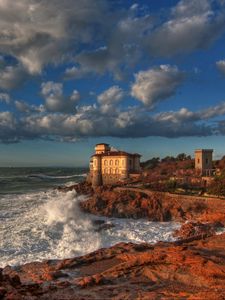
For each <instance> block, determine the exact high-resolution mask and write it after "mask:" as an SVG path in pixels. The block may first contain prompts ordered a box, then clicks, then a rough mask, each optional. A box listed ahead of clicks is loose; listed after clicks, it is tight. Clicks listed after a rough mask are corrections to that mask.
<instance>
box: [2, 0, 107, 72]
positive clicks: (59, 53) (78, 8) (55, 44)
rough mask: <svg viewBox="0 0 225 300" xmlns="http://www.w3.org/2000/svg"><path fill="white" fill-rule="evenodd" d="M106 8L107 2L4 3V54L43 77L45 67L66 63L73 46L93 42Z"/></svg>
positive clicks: (7, 1)
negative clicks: (51, 64)
mask: <svg viewBox="0 0 225 300" xmlns="http://www.w3.org/2000/svg"><path fill="white" fill-rule="evenodd" d="M105 7H106V4H105V1H103V0H99V1H92V0H85V1H83V0H77V1H73V0H67V1H60V0H53V1H47V2H46V1H42V0H41V1H34V0H32V1H30V0H20V1H19V2H18V1H17V2H16V1H14V0H1V2H0V32H1V34H0V52H2V53H7V54H8V53H10V54H11V55H12V56H14V57H15V58H16V59H17V60H18V61H20V62H21V63H22V64H23V65H24V67H25V68H26V69H27V70H28V71H29V72H30V73H31V74H35V73H40V72H41V70H42V67H43V66H44V65H45V64H48V63H50V62H51V63H57V62H60V61H62V60H64V58H65V57H64V56H65V55H69V54H70V51H71V50H72V48H71V46H72V45H75V46H76V45H79V44H80V43H90V42H91V41H92V38H93V36H94V33H95V28H96V26H97V25H98V24H103V22H104V20H103V19H104V11H105ZM98 29H99V28H98Z"/></svg>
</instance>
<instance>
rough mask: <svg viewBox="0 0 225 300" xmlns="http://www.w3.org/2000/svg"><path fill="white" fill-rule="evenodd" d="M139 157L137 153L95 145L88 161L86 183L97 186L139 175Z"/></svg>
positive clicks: (106, 145) (104, 145)
mask: <svg viewBox="0 0 225 300" xmlns="http://www.w3.org/2000/svg"><path fill="white" fill-rule="evenodd" d="M140 157H141V155H139V154H137V153H134V154H131V153H127V152H124V151H118V150H116V149H113V148H111V147H110V146H109V145H108V144H104V143H101V144H97V145H96V146H95V154H94V155H92V157H91V160H90V173H89V176H88V181H89V182H91V183H92V185H93V186H99V185H104V184H113V183H116V182H119V181H124V180H127V179H128V178H130V177H132V175H134V174H138V173H140Z"/></svg>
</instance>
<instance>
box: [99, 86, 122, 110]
mask: <svg viewBox="0 0 225 300" xmlns="http://www.w3.org/2000/svg"><path fill="white" fill-rule="evenodd" d="M124 96H125V92H124V91H123V90H122V89H121V88H120V87H119V86H117V85H114V86H112V87H110V88H109V89H107V90H106V91H104V92H102V93H101V94H100V95H98V97H97V100H98V103H99V104H100V110H101V112H102V113H105V114H114V113H115V112H116V109H117V104H118V103H119V102H120V101H122V100H123V98H124Z"/></svg>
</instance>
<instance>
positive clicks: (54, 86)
mask: <svg viewBox="0 0 225 300" xmlns="http://www.w3.org/2000/svg"><path fill="white" fill-rule="evenodd" d="M41 93H42V95H43V97H44V99H45V108H46V110H48V111H50V112H66V113H73V112H75V111H76V107H75V105H76V103H77V102H78V101H79V99H80V94H79V92H78V91H77V90H74V91H73V93H72V95H71V96H69V97H66V96H64V94H63V84H62V83H56V82H53V81H48V82H43V83H42V85H41Z"/></svg>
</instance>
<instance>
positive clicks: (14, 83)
mask: <svg viewBox="0 0 225 300" xmlns="http://www.w3.org/2000/svg"><path fill="white" fill-rule="evenodd" d="M26 78H27V74H26V72H25V70H24V69H23V68H22V67H21V66H20V65H16V66H5V67H4V68H3V69H2V70H0V89H3V90H12V89H14V88H16V87H18V86H20V85H21V84H22V83H23V82H24V81H25V80H26Z"/></svg>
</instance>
